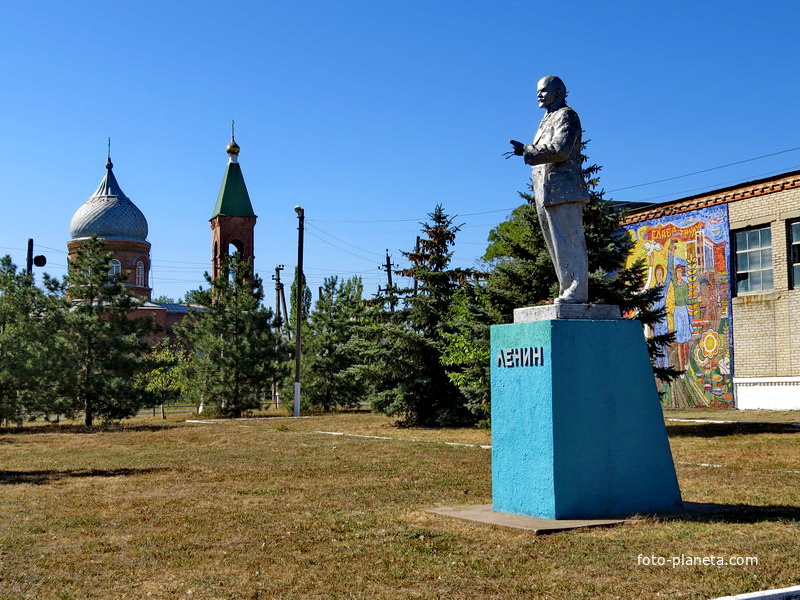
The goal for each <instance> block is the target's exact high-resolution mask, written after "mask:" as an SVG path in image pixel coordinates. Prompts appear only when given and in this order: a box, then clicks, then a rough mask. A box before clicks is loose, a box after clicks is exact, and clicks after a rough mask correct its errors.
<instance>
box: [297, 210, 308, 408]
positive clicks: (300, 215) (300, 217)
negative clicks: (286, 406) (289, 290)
mask: <svg viewBox="0 0 800 600" xmlns="http://www.w3.org/2000/svg"><path fill="white" fill-rule="evenodd" d="M294 212H296V213H297V283H296V285H295V301H296V306H295V338H294V416H295V417H299V416H300V352H301V347H300V329H301V324H302V322H303V228H304V226H305V220H306V213H305V211H304V210H303V208H302V207H301V206H295V207H294Z"/></svg>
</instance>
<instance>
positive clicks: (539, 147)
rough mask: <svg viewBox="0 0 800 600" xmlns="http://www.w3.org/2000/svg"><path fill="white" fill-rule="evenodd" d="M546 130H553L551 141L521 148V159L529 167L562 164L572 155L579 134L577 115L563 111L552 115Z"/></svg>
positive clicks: (579, 127) (579, 125)
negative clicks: (523, 159)
mask: <svg viewBox="0 0 800 600" xmlns="http://www.w3.org/2000/svg"><path fill="white" fill-rule="evenodd" d="M547 127H548V128H551V129H552V130H553V136H552V140H551V141H550V142H548V143H546V144H528V145H527V146H525V147H524V148H523V157H524V158H525V162H526V163H527V164H529V165H540V164H543V163H554V162H562V161H565V160H567V159H568V158H569V157H570V154H572V151H573V149H574V148H575V144H576V143H577V142H578V138H579V137H580V134H581V124H580V121H579V120H578V115H577V114H575V112H572V111H569V112H567V111H563V112H559V113H556V114H555V115H553V117H552V120H551V122H550V123H548V124H547Z"/></svg>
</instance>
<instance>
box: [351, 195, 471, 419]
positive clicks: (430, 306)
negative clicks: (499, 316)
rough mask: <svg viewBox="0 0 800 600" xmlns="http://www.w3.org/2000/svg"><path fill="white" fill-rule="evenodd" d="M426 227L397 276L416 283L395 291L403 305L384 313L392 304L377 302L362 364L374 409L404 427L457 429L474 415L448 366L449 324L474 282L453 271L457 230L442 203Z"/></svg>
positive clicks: (365, 333) (465, 272)
mask: <svg viewBox="0 0 800 600" xmlns="http://www.w3.org/2000/svg"><path fill="white" fill-rule="evenodd" d="M428 216H429V217H430V221H428V222H426V223H422V234H423V235H422V236H421V238H420V244H419V247H418V248H417V249H415V250H414V251H411V252H403V255H404V256H405V257H406V259H407V260H408V261H409V262H410V263H411V264H410V266H409V267H408V268H405V269H400V270H399V271H397V274H398V275H400V276H404V277H407V278H410V279H413V280H415V281H416V282H417V285H416V286H415V288H406V289H402V290H397V291H396V293H397V295H398V297H399V298H401V299H402V306H400V307H398V308H397V309H396V310H395V311H388V312H387V311H386V310H384V309H383V306H385V305H386V303H387V299H386V298H379V299H378V300H379V301H378V302H375V303H373V307H372V310H371V311H370V312H369V314H368V318H369V320H370V324H369V326H367V327H365V328H362V335H361V338H360V340H359V342H358V343H359V344H360V348H359V351H360V356H361V360H360V365H359V367H358V368H357V369H356V371H357V372H359V374H361V375H362V376H364V377H365V379H366V380H367V381H368V382H369V384H370V385H371V388H370V394H371V403H372V408H373V410H375V411H377V412H382V413H384V414H388V415H396V416H400V417H401V420H400V422H401V424H405V425H422V426H431V425H454V424H460V423H464V422H467V421H468V420H469V419H470V415H469V413H468V411H467V410H466V408H465V403H464V398H463V396H462V395H461V394H460V392H459V390H458V388H457V387H456V386H455V385H454V384H453V383H452V382H451V381H450V379H449V378H448V376H447V373H446V371H445V369H444V367H443V365H442V362H441V356H442V351H443V350H444V346H445V334H446V332H445V323H444V317H445V315H446V314H447V312H448V310H449V307H450V303H451V301H452V298H453V295H454V294H455V292H456V290H457V289H458V287H459V286H460V285H461V284H463V283H464V282H465V281H466V280H468V279H469V278H470V277H473V275H474V274H473V272H472V271H471V270H469V269H451V268H450V261H451V258H452V254H453V253H452V250H451V248H452V246H453V245H454V243H455V238H456V234H457V232H458V230H459V228H460V227H459V226H457V225H454V224H453V218H452V217H450V216H448V215H447V214H446V213H445V212H444V209H443V208H442V206H441V205H437V206H436V208H435V209H434V211H433V212H432V213H430V214H429V215H428ZM391 292H392V293H395V290H392V291H391Z"/></svg>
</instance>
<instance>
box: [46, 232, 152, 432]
mask: <svg viewBox="0 0 800 600" xmlns="http://www.w3.org/2000/svg"><path fill="white" fill-rule="evenodd" d="M110 268H111V254H110V253H107V252H104V250H103V241H102V240H99V239H98V238H97V237H92V238H91V239H90V240H87V241H86V242H85V243H84V244H83V245H82V246H81V247H80V248H79V249H78V250H77V252H76V255H75V259H74V261H73V262H72V263H71V264H70V269H69V274H68V276H67V281H68V284H69V298H70V299H71V300H72V305H71V307H70V309H69V310H68V311H67V312H66V314H65V316H64V323H63V329H62V330H61V332H60V335H61V337H62V339H63V340H64V343H65V344H66V345H67V346H68V347H69V348H70V350H71V352H70V353H69V354H68V355H67V356H65V357H64V364H63V368H64V377H63V380H62V387H63V389H64V390H65V393H67V394H69V395H70V396H71V397H72V398H73V399H74V402H75V404H74V409H75V410H82V411H83V413H84V421H85V424H86V426H87V427H91V426H92V425H93V423H94V419H95V417H100V418H102V419H103V420H104V421H112V420H118V419H123V418H127V417H131V416H133V415H135V414H136V412H137V411H138V410H139V409H140V408H141V407H142V406H147V405H148V404H149V403H150V402H151V397H150V394H149V393H148V392H147V391H146V390H145V389H144V388H143V387H142V386H140V385H137V384H136V382H135V379H136V375H137V374H139V373H141V372H144V371H147V370H148V369H149V367H150V365H149V362H148V361H147V359H146V357H145V355H146V353H147V352H148V350H149V345H148V342H147V340H148V339H149V337H150V336H152V334H153V333H154V332H155V326H154V325H153V323H152V321H151V320H150V319H147V318H131V313H132V312H133V311H134V309H135V308H136V306H137V305H138V303H139V302H140V301H139V300H138V299H137V298H135V297H134V296H132V295H131V293H130V292H129V291H128V290H127V289H126V288H125V286H124V285H123V284H122V280H123V276H122V275H120V274H111V273H110Z"/></svg>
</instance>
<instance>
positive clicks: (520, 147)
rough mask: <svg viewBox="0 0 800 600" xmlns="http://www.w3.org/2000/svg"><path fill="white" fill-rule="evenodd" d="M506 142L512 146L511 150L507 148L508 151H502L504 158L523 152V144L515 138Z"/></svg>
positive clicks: (520, 154)
mask: <svg viewBox="0 0 800 600" xmlns="http://www.w3.org/2000/svg"><path fill="white" fill-rule="evenodd" d="M508 143H509V144H511V145H512V146H514V149H513V150H509V151H508V152H503V156H505V157H506V158H511V157H512V156H522V155H523V153H524V148H525V144H523V143H522V142H518V141H517V140H508Z"/></svg>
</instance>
